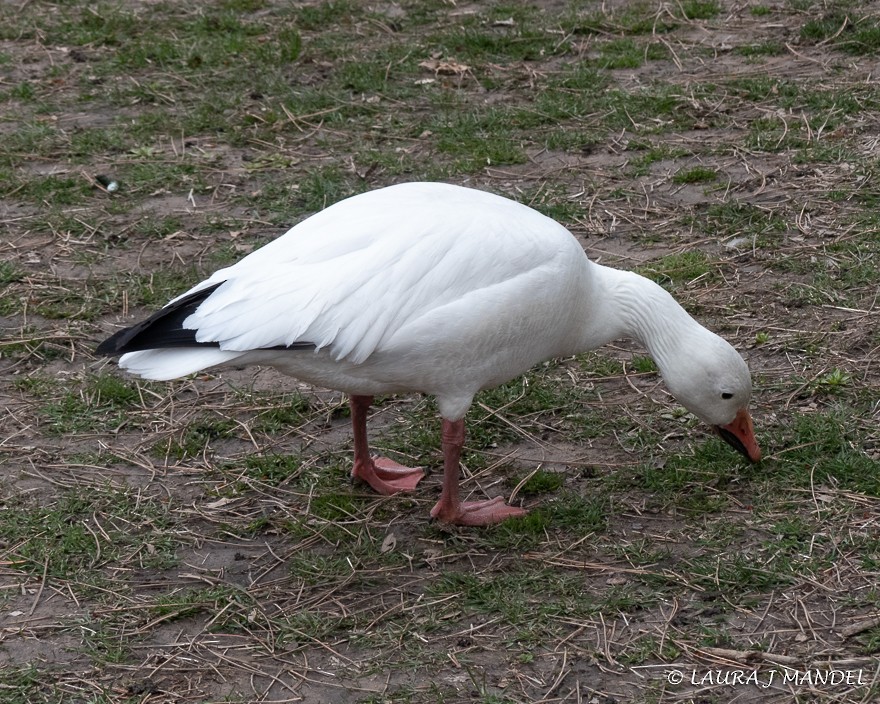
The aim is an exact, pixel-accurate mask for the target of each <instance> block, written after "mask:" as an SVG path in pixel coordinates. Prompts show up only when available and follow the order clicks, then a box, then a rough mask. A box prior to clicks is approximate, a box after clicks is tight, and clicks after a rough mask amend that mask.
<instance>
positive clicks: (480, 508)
mask: <svg viewBox="0 0 880 704" xmlns="http://www.w3.org/2000/svg"><path fill="white" fill-rule="evenodd" d="M463 446H464V420H456V421H449V420H446V419H444V420H443V492H442V493H441V494H440V500H439V501H438V502H437V504H436V506H434V508H433V509H431V515H432V516H433V517H434V518H437V519H439V520H441V521H443V522H444V523H452V524H454V525H459V526H487V525H490V524H492V523H500V522H501V521H503V520H504V519H505V518H512V517H514V516H525V515H526V513H527V511H526V510H525V509H522V508H516V507H515V506H508V505H507V504H505V503H504V499H502V498H501V497H500V496H498V497H496V498H494V499H489V500H488V501H468V502H465V503H462V502H461V500H460V499H459V495H458V473H459V469H460V466H459V460H460V458H461V448H462V447H463Z"/></svg>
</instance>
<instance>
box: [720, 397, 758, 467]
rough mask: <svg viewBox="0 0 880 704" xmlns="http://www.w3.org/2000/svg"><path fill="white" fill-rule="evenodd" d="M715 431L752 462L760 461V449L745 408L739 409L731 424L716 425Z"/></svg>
mask: <svg viewBox="0 0 880 704" xmlns="http://www.w3.org/2000/svg"><path fill="white" fill-rule="evenodd" d="M715 430H716V431H717V432H718V434H719V435H720V436H721V439H722V440H724V442H726V443H727V444H728V445H730V446H731V447H732V448H733V449H734V450H736V451H737V452H741V453H742V454H743V455H745V456H746V457H748V458H749V460H751V461H752V462H757V461H758V460H760V459H761V448H760V447H758V441H757V440H756V439H755V429H754V427H752V417H751V416H750V415H749V412H748V411H747V410H746V409H745V408H740V409H739V411H737V413H736V417H735V418H734V419H733V422H731V423H728V424H727V425H716V426H715Z"/></svg>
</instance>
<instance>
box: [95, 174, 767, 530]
mask: <svg viewBox="0 0 880 704" xmlns="http://www.w3.org/2000/svg"><path fill="white" fill-rule="evenodd" d="M212 288H213V290H212V291H210V292H209V289H212ZM199 292H204V294H205V295H204V296H202V297H203V298H204V300H201V299H200V296H199V295H198V294H199ZM185 304H186V305H185ZM196 304H197V305H196ZM187 306H189V307H187ZM176 307H177V308H179V309H180V310H181V311H183V312H184V313H188V314H187V315H186V317H185V318H184V319H183V320H182V325H181V323H180V321H179V320H178V321H176V322H175V325H176V331H177V333H178V334H181V335H184V336H186V335H189V336H190V338H191V339H190V341H189V344H188V346H187V341H186V340H184V342H182V343H181V342H180V340H176V341H175V346H173V347H161V348H158V349H152V348H150V345H151V335H155V331H160V332H161V331H164V332H166V333H167V332H168V329H169V325H170V323H169V322H168V321H169V320H172V321H174V320H175V319H174V318H173V316H172V313H175V311H176ZM181 314H183V313H182V312H177V315H178V316H179V315H181ZM154 319H155V320H154ZM188 330H189V331H194V336H193V335H192V333H187V332H186V331H188ZM155 336H156V339H157V340H158V343H157V346H159V345H164V344H165V343H164V342H163V341H162V340H163V339H164V338H163V337H162V335H155ZM622 336H628V337H634V338H636V339H637V340H639V341H641V342H642V343H643V344H644V345H645V346H646V347H647V348H648V350H649V352H650V353H651V354H652V356H653V357H654V359H655V361H656V362H657V365H658V367H659V369H660V371H661V374H662V375H663V377H664V379H665V380H666V382H667V384H668V385H669V387H670V390H671V391H672V393H673V394H674V395H675V396H676V397H677V398H678V400H679V401H681V402H682V403H683V404H684V405H685V406H686V407H688V408H689V409H690V410H691V411H693V412H694V413H695V414H696V415H697V416H699V417H700V418H702V419H703V420H705V421H706V422H708V423H710V424H712V425H714V426H720V427H721V432H722V436H723V437H725V439H727V440H728V441H729V442H731V444H734V446H736V447H737V449H739V450H740V451H742V452H743V453H744V454H746V455H747V456H749V457H750V458H751V459H753V460H756V459H757V458H758V457H759V455H760V453H759V450H758V448H757V444H756V442H755V440H754V436H753V433H752V427H751V420H750V419H749V416H748V412H747V410H746V408H747V405H748V401H749V395H750V391H751V382H750V378H749V373H748V369H747V367H746V365H745V362H743V360H742V358H741V357H740V356H739V354H737V353H736V351H735V350H734V349H733V348H732V347H731V346H730V345H729V344H728V343H727V342H725V341H724V340H722V339H721V338H719V337H718V336H716V335H714V334H713V333H711V332H709V331H708V330H706V329H705V328H703V327H702V326H700V325H699V324H698V323H696V321H694V320H693V319H692V318H691V317H690V316H689V315H688V314H687V313H686V312H685V311H684V310H683V309H682V308H681V307H680V306H679V305H678V304H677V303H676V302H675V301H674V300H673V298H672V297H671V296H670V295H669V294H668V293H667V292H666V291H665V290H663V289H662V288H661V287H659V286H657V285H656V284H654V283H653V282H651V281H649V280H647V279H645V278H643V277H641V276H638V275H636V274H633V273H630V272H624V271H618V270H616V269H611V268H608V267H604V266H600V265H598V264H595V263H593V262H591V261H590V260H588V259H587V257H586V256H585V254H584V252H583V249H582V248H581V247H580V245H579V244H578V242H577V240H576V239H575V238H574V237H573V236H572V235H571V234H570V233H569V232H568V231H567V230H566V229H565V228H564V227H562V226H561V225H559V224H558V223H556V222H554V221H553V220H551V219H549V218H547V217H545V216H543V215H541V214H540V213H538V212H537V211H535V210H532V209H531V208H528V207H527V206H524V205H522V204H519V203H516V202H514V201H511V200H508V199H506V198H502V197H499V196H496V195H492V194H489V193H485V192H482V191H477V190H473V189H468V188H462V187H458V186H451V185H447V184H439V183H408V184H400V185H397V186H391V187H388V188H383V189H380V190H376V191H371V192H369V193H365V194H361V195H358V196H354V197H352V198H348V199H346V200H343V201H341V202H339V203H337V204H335V205H333V206H331V207H329V208H327V209H326V210H324V211H322V212H320V213H318V214H316V215H314V216H312V217H310V218H308V219H307V220H305V221H303V222H301V223H299V224H298V225H296V226H295V227H293V228H292V229H291V230H290V231H288V232H287V233H286V234H285V235H283V236H281V237H279V238H278V239H277V240H275V241H273V242H270V243H269V244H267V245H266V246H264V247H262V248H261V249H259V250H256V251H255V252H253V253H251V254H250V255H248V256H246V257H245V258H244V259H242V260H241V261H239V262H238V263H236V264H234V265H232V266H230V267H227V268H225V269H221V270H219V271H217V272H216V273H215V274H213V275H212V276H211V277H210V278H208V279H206V280H205V281H203V282H201V283H200V284H198V285H196V286H195V287H193V288H192V289H191V290H190V291H188V292H186V293H185V294H183V295H182V296H180V297H178V298H177V299H174V300H173V301H171V302H170V303H169V304H168V306H166V308H165V309H163V311H162V312H160V313H158V314H157V315H156V316H153V318H151V319H150V320H149V321H146V323H141V324H140V326H134V327H133V328H130V329H129V330H128V331H121V332H120V333H117V334H116V335H114V336H113V337H112V338H110V340H108V341H107V342H105V343H104V345H102V347H101V348H100V351H102V352H106V353H111V354H112V353H120V352H122V353H125V354H123V356H122V358H121V360H120V366H121V367H123V368H124V369H127V370H128V371H130V372H132V373H134V374H138V375H140V376H142V377H146V378H150V379H171V378H175V377H178V376H183V375H185V374H189V373H192V372H195V371H198V370H200V369H204V368H207V367H210V366H216V365H221V364H229V363H233V364H236V365H241V364H262V365H269V366H274V367H276V368H278V369H279V370H281V371H282V372H285V373H287V374H290V375H292V376H294V377H297V378H299V379H302V380H304V381H308V382H311V383H313V384H316V385H319V386H323V387H329V388H334V389H339V390H341V391H345V392H347V393H349V394H351V395H352V397H353V407H354V406H355V405H356V404H360V405H361V406H363V407H364V408H363V410H364V413H365V408H366V406H368V405H369V399H368V398H366V399H365V398H363V397H370V396H372V395H374V394H386V393H398V392H406V391H419V392H424V393H428V394H433V395H435V396H436V397H437V401H438V407H439V410H440V413H441V415H442V416H443V419H444V455H445V456H446V465H447V467H446V473H447V478H446V480H445V481H444V496H443V497H442V498H441V501H440V502H439V503H438V506H437V507H435V511H434V513H435V515H439V516H440V517H441V518H443V519H445V520H449V521H451V522H458V523H486V522H492V521H494V520H501V519H502V518H504V517H506V516H508V515H516V514H518V513H519V512H520V510H519V509H513V508H510V507H506V506H503V505H499V504H498V503H497V502H490V503H489V504H485V503H484V502H481V503H480V504H460V505H459V502H458V501H457V473H458V459H457V454H456V453H455V452H452V454H454V455H455V458H454V465H455V467H454V468H452V467H451V466H450V463H451V459H452V458H451V456H450V452H451V450H450V449H449V448H448V447H447V445H448V444H449V443H452V444H453V445H454V444H455V437H453V436H456V437H457V435H461V436H462V437H461V439H462V441H463V426H462V427H461V428H459V426H458V425H457V424H460V423H462V418H463V417H464V414H465V412H466V411H467V409H468V407H469V406H470V404H471V401H472V400H473V396H474V394H475V393H476V392H477V391H479V390H480V389H483V388H488V387H491V386H495V385H497V384H500V383H503V382H505V381H507V380H509V379H511V378H513V377H515V376H517V375H519V374H522V373H523V372H525V371H526V370H528V369H529V368H530V367H532V366H533V365H535V364H536V363H538V362H541V361H543V360H546V359H549V358H552V357H558V356H564V355H570V354H575V353H578V352H582V351H585V350H589V349H593V348H595V347H598V346H600V345H602V344H604V343H606V342H608V341H610V340H612V339H615V338H617V337H622ZM181 345H183V346H181ZM130 349H134V350H135V351H127V350H130ZM357 415H359V414H355V416H357ZM359 423H360V419H359V418H355V444H356V448H355V450H356V453H355V454H356V457H355V475H356V476H360V477H361V478H364V479H366V480H367V481H369V482H370V483H371V484H372V485H373V486H374V487H376V488H377V489H378V490H379V491H384V492H385V493H392V492H393V491H397V490H401V489H410V488H412V487H414V486H415V482H416V481H417V480H418V478H419V477H420V476H421V474H420V473H419V475H418V477H416V478H415V479H413V477H415V473H416V470H406V471H404V470H405V469H406V468H399V466H397V468H394V467H391V464H393V463H389V462H388V461H385V460H381V462H380V464H381V463H384V464H383V467H381V468H380V469H379V474H380V475H383V476H385V475H387V476H388V477H391V479H390V480H389V481H390V484H389V481H385V480H381V481H379V482H374V481H371V479H372V478H373V477H372V475H371V474H370V472H371V471H372V470H373V469H375V467H372V466H368V465H370V464H372V463H373V461H372V460H370V459H369V457H367V458H366V459H365V458H364V457H362V456H358V447H357V445H358V442H359V437H358V436H359V433H361V429H359V428H358V427H357V426H358V424H359ZM447 431H449V432H447ZM459 431H461V432H459ZM362 432H363V434H364V435H365V430H363V431H362ZM447 436H449V437H448V438H447ZM363 444H364V447H363V448H361V450H362V451H361V454H363V450H365V447H366V446H365V440H364V443H363ZM453 449H454V448H453ZM458 450H459V451H460V446H459V448H458ZM365 463H366V465H365ZM385 465H387V467H386V466H385ZM453 469H454V473H455V477H454V479H455V491H453V488H452V479H451V478H450V477H449V475H450V473H451V472H453ZM395 472H396V474H395ZM389 473H390V474H389ZM407 473H408V474H407ZM398 477H408V478H407V479H406V480H405V481H403V483H402V484H401V483H400V482H399V481H398V480H397V478H398ZM386 478H387V477H386ZM396 481H397V483H395V482H396ZM451 493H456V497H450V496H448V494H451ZM453 504H454V506H453ZM441 505H442V506H441Z"/></svg>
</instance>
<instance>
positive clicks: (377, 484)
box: [351, 396, 425, 496]
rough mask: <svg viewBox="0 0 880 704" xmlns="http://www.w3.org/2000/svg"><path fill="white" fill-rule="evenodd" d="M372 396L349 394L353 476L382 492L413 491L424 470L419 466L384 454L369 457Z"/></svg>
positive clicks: (387, 493) (386, 493)
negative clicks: (412, 466)
mask: <svg viewBox="0 0 880 704" xmlns="http://www.w3.org/2000/svg"><path fill="white" fill-rule="evenodd" d="M372 402H373V397H372V396H352V397H351V425H352V428H353V430H354V467H353V468H352V470H351V476H352V478H353V479H360V480H361V481H364V482H366V483H367V484H369V485H370V486H371V487H373V489H374V490H375V491H377V492H378V493H380V494H384V495H385V496H390V495H391V494H397V493H399V492H401V491H412V490H413V489H415V488H416V484H418V483H419V480H420V479H421V478H422V477H424V476H425V473H424V472H423V471H422V470H421V469H419V468H415V469H413V468H410V467H404V466H403V465H401V464H397V462H393V461H392V460H389V459H388V458H387V457H371V456H370V447H369V444H368V443H367V411H368V410H369V409H370V404H371V403H372Z"/></svg>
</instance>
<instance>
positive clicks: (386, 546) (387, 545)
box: [379, 533, 397, 552]
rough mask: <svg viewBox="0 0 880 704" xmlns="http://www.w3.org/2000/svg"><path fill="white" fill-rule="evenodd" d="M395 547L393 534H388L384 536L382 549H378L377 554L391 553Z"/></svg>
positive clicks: (395, 541) (395, 542)
mask: <svg viewBox="0 0 880 704" xmlns="http://www.w3.org/2000/svg"><path fill="white" fill-rule="evenodd" d="M396 545H397V536H396V535H394V533H389V534H388V535H386V536H385V540H383V541H382V547H380V548H379V552H391V551H392V550H394V548H395V546H396Z"/></svg>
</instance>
